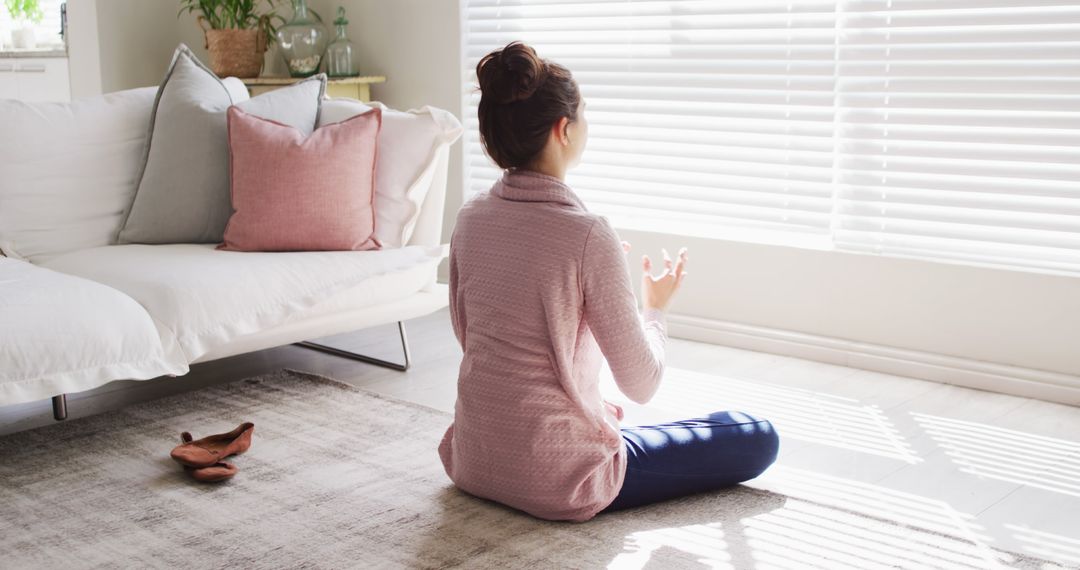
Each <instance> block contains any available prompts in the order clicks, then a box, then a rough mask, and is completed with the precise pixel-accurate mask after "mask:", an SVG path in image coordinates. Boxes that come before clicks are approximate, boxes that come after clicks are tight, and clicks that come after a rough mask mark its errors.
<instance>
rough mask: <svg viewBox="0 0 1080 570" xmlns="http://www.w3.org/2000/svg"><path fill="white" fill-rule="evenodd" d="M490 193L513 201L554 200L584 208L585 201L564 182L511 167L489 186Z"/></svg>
mask: <svg viewBox="0 0 1080 570" xmlns="http://www.w3.org/2000/svg"><path fill="white" fill-rule="evenodd" d="M491 193H492V194H494V195H496V196H498V197H499V198H502V199H504V200H513V201H515V202H556V203H559V204H566V205H567V206H576V207H578V208H581V209H582V210H584V209H585V203H584V202H582V201H581V198H578V197H577V194H575V193H574V191H573V190H571V189H570V187H569V186H567V185H566V183H565V182H563V181H562V180H559V179H558V178H555V177H554V176H548V175H547V174H541V173H539V172H534V171H531V170H520V169H516V168H511V169H509V170H507V171H505V172H504V173H503V177H502V179H501V180H499V181H498V182H496V183H495V185H494V186H492V188H491Z"/></svg>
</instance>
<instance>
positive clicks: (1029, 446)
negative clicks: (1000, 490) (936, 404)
mask: <svg viewBox="0 0 1080 570" xmlns="http://www.w3.org/2000/svg"><path fill="white" fill-rule="evenodd" d="M912 416H914V418H915V421H916V422H918V423H919V425H920V426H922V428H923V429H924V430H925V431H926V432H927V433H929V434H930V437H932V438H933V439H934V441H936V442H937V443H938V445H939V446H941V447H942V448H943V449H944V450H945V453H946V454H947V455H948V456H949V457H951V458H952V460H953V462H954V463H956V464H957V465H958V466H959V467H960V471H961V472H964V473H970V474H973V475H978V476H980V477H988V478H991V479H998V480H1000V481H1008V482H1010V483H1021V484H1023V485H1027V486H1029V487H1034V488H1037V489H1043V490H1045V491H1053V492H1056V493H1062V494H1065V495H1070V496H1073V497H1080V443H1078V442H1075V441H1068V440H1064V439H1057V438H1053V437H1044V436H1038V435H1034V434H1030V433H1026V432H1022V431H1016V430H1010V429H1004V428H999V427H995V426H991V425H987V424H982V423H978V422H969V421H961V420H954V419H951V418H943V417H939V416H931V415H927V414H920V413H912ZM1078 525H1080V523H1078Z"/></svg>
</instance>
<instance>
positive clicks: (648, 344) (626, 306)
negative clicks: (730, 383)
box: [580, 218, 667, 404]
mask: <svg viewBox="0 0 1080 570" xmlns="http://www.w3.org/2000/svg"><path fill="white" fill-rule="evenodd" d="M580 275H581V287H582V293H583V296H584V298H585V313H584V316H585V321H586V322H587V323H588V325H589V328H590V329H591V330H592V333H593V336H594V337H595V338H596V343H597V344H598V345H599V346H600V351H601V352H602V353H603V354H604V358H606V359H607V362H608V365H609V366H610V367H611V373H612V375H613V376H614V377H615V383H616V384H618V386H619V389H620V390H622V392H623V393H624V394H626V396H627V397H629V398H630V399H631V400H633V401H635V402H637V403H639V404H644V403H646V402H648V401H649V400H650V399H652V397H653V395H654V394H655V393H656V390H657V388H659V387H660V379H661V378H662V377H663V375H664V345H665V344H666V342H667V332H666V327H665V323H664V314H663V312H661V311H656V310H646V311H645V313H644V315H642V316H639V315H638V311H637V300H636V299H635V298H634V291H633V288H632V287H631V284H630V269H629V267H628V265H627V263H626V254H624V253H623V250H622V245H621V242H620V241H619V237H618V235H617V234H616V233H615V230H614V229H613V228H612V227H611V224H610V223H609V222H608V221H607V220H606V219H604V218H599V219H598V220H597V221H596V222H595V223H594V224H593V226H592V229H591V230H590V231H589V235H588V237H587V238H586V239H585V250H584V253H583V255H582V262H581V273H580Z"/></svg>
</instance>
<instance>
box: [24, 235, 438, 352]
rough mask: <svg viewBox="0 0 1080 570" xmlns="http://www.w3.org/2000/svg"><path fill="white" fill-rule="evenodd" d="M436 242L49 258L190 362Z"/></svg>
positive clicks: (407, 261)
mask: <svg viewBox="0 0 1080 570" xmlns="http://www.w3.org/2000/svg"><path fill="white" fill-rule="evenodd" d="M444 255H445V248H443V247H441V246H436V247H423V246H410V247H406V248H400V249H386V250H380V251H316V252H286V253H246V252H234V251H220V250H216V249H214V245H212V244H171V245H115V246H107V247H98V248H92V249H86V250H82V251H77V252H73V253H70V254H67V255H63V256H60V257H57V258H54V259H52V260H49V261H48V262H47V263H46V264H45V265H46V266H47V267H49V268H51V269H55V270H57V271H61V272H64V273H68V274H71V275H78V276H80V277H85V278H87V279H92V280H94V281H98V282H100V283H104V284H106V285H109V286H110V287H113V288H115V289H117V290H119V291H122V292H124V293H125V294H127V295H129V296H131V297H132V298H133V299H135V300H136V301H138V302H139V303H140V304H142V306H143V307H145V308H146V310H147V312H149V313H150V314H151V315H152V316H153V317H154V319H156V320H157V321H159V322H160V323H161V324H162V325H163V326H164V327H166V328H167V329H168V333H169V334H170V335H171V336H172V337H174V338H175V342H176V343H177V346H178V347H179V349H180V350H182V351H183V353H184V356H185V358H186V359H187V362H193V361H195V360H196V359H198V358H199V357H200V356H202V355H203V354H205V353H206V352H208V351H209V350H211V349H212V348H214V347H215V346H218V345H222V344H225V343H228V342H229V341H231V340H233V339H235V338H237V337H240V336H243V335H246V334H251V333H254V332H257V331H260V330H264V329H268V328H270V327H273V326H276V325H279V324H281V323H284V322H286V321H288V320H289V319H291V318H296V317H297V316H299V315H302V314H303V313H304V312H305V311H307V310H308V309H310V308H312V307H315V306H316V305H318V304H320V303H321V302H323V301H326V300H328V299H332V298H333V297H335V296H336V295H337V294H338V293H340V292H342V291H345V290H348V289H350V288H354V287H356V286H357V285H359V284H360V283H362V282H363V281H364V280H366V279H369V278H371V277H374V276H377V275H383V274H387V273H393V272H396V271H402V270H405V269H408V268H410V267H413V266H416V265H421V264H427V265H429V266H430V267H431V272H432V273H434V271H435V267H436V265H437V263H438V261H439V260H440V259H442V257H444Z"/></svg>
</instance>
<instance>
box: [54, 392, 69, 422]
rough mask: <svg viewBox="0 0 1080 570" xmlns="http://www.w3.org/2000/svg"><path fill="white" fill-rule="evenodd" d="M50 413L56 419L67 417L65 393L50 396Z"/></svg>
mask: <svg viewBox="0 0 1080 570" xmlns="http://www.w3.org/2000/svg"><path fill="white" fill-rule="evenodd" d="M52 415H53V418H55V419H56V421H60V420H66V419H67V394H60V395H59V396H53V398H52Z"/></svg>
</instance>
